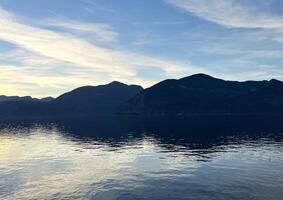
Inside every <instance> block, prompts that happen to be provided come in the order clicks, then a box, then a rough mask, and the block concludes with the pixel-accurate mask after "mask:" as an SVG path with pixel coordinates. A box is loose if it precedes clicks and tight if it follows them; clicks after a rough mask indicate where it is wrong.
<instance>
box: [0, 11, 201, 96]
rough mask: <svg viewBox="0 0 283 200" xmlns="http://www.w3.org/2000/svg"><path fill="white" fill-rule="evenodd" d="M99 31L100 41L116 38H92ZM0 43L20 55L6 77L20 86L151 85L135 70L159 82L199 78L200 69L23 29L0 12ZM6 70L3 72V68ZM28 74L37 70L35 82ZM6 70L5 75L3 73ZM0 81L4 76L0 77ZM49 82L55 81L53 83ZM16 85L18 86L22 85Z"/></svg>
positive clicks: (66, 35)
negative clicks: (157, 73)
mask: <svg viewBox="0 0 283 200" xmlns="http://www.w3.org/2000/svg"><path fill="white" fill-rule="evenodd" d="M53 22H55V23H53V24H56V26H62V27H64V28H70V29H77V30H81V31H93V28H94V26H90V27H89V26H87V25H86V24H85V23H79V22H75V23H74V22H73V21H65V22H63V21H53ZM96 28H97V27H96ZM105 31H106V32H107V33H108V34H106V35H107V36H106V37H107V38H108V39H110V41H111V40H112V39H113V38H115V35H116V34H115V33H114V32H113V31H109V27H105V26H102V27H100V28H98V29H97V30H96V31H94V32H95V33H96V34H97V35H100V36H101V35H103V34H102V33H103V32H104V33H105ZM0 40H3V41H6V42H9V43H11V44H13V45H15V46H16V47H17V48H18V49H20V50H17V51H15V52H12V53H11V52H10V56H13V54H15V53H20V55H16V56H15V57H14V60H17V61H19V62H20V65H19V68H21V70H16V69H15V68H14V69H13V70H12V71H11V72H12V73H13V75H12V74H11V75H9V77H15V76H14V75H15V73H18V74H19V75H18V76H19V77H23V78H21V79H22V80H29V82H33V81H34V82H35V83H40V82H42V83H48V84H49V85H52V84H53V86H54V84H58V83H59V82H64V83H65V84H70V89H71V87H72V86H73V85H74V83H77V85H78V84H85V83H86V82H88V83H90V82H91V81H92V83H93V84H100V83H105V82H108V81H112V80H119V81H123V82H126V83H138V84H143V85H144V86H149V85H150V84H152V83H153V82H152V80H147V79H146V77H139V76H138V70H139V69H148V70H151V69H160V70H162V71H163V72H164V75H163V77H164V78H167V77H175V76H183V75H185V74H192V73H196V72H199V71H203V72H204V70H203V69H201V68H199V67H196V66H194V65H192V64H190V63H179V62H175V61H170V60H167V59H163V58H156V57H152V56H147V55H143V54H138V53H134V52H130V51H126V50H124V49H122V50H118V49H110V48H106V47H101V46H98V45H97V44H95V43H93V42H90V41H87V40H85V39H83V38H81V37H79V36H77V35H74V34H72V32H67V33H65V32H60V31H55V30H52V29H47V28H40V27H38V26H36V25H31V24H27V23H25V22H22V21H21V19H19V18H18V17H17V16H15V15H13V14H12V13H9V12H7V11H5V10H3V9H1V10H0ZM23 52H24V53H23ZM7 56H8V55H7ZM22 66H25V67H27V66H28V67H29V68H23V67H22ZM44 66H45V67H47V68H48V67H51V68H52V70H54V71H55V74H53V75H52V76H51V75H50V74H44V72H45V70H42V69H44ZM14 67H15V66H14ZM4 68H5V66H2V70H4ZM6 69H7V70H9V68H6ZM27 69H29V71H27ZM31 69H32V70H33V71H37V73H38V71H41V70H42V72H41V73H40V75H41V77H40V78H37V77H36V76H37V75H38V74H34V73H31ZM35 69H38V70H35ZM7 70H6V72H5V73H7ZM57 71H64V72H66V71H67V72H68V75H69V76H66V75H65V74H64V75H61V76H60V75H57V76H56V72H57ZM72 72H73V74H72ZM20 74H21V75H20ZM70 74H71V75H70ZM97 75H99V76H97ZM2 76H4V75H2V74H1V77H2ZM55 76H56V78H55V79H54V77H55ZM81 77H83V78H81ZM86 77H87V78H86ZM68 78H69V79H68ZM66 79H68V80H69V81H67V80H66ZM17 80H19V79H17ZM31 80H32V81H31ZM54 80H55V81H54ZM63 80H64V81H63ZM86 80H87V81H86ZM22 83H23V84H24V81H22ZM2 84H3V82H2ZM14 92H15V93H17V92H18V91H17V90H16V89H15V90H14ZM27 92H29V91H27ZM58 93H59V92H58V90H57V89H56V88H54V94H58ZM41 95H42V94H41Z"/></svg>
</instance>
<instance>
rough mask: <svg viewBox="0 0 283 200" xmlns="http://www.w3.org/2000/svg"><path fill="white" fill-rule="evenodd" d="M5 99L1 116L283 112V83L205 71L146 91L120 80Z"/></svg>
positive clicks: (2, 102)
mask: <svg viewBox="0 0 283 200" xmlns="http://www.w3.org/2000/svg"><path fill="white" fill-rule="evenodd" d="M1 98H2V100H1ZM1 98H0V117H6V116H12V117H13V116H33V117H34V116H36V117H38V116H40V117H41V116H62V115H72V116H74V115H75V116H80V115H96V114H115V113H116V114H139V115H150V116H160V115H172V116H174V115H175V116H176V115H195V114H197V115H199V114H205V115H219V114H221V115H223V114H225V115H226V114H260V115H261V114H283V82H281V81H278V80H274V79H272V80H270V81H245V82H238V81H225V80H221V79H217V78H214V77H211V76H208V75H205V74H195V75H192V76H188V77H185V78H182V79H178V80H176V79H170V80H165V81H162V82H160V83H158V84H156V85H154V86H152V87H150V88H148V89H145V90H144V89H143V88H142V87H141V86H137V85H126V84H123V83H120V82H117V81H115V82H112V83H109V84H107V85H99V86H84V87H80V88H77V89H75V90H72V91H70V92H67V93H65V94H63V95H61V96H59V97H58V98H56V99H52V98H47V99H33V98H31V97H3V96H2V97H1ZM7 99H10V100H7Z"/></svg>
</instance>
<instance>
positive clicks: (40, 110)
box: [0, 81, 143, 116]
mask: <svg viewBox="0 0 283 200" xmlns="http://www.w3.org/2000/svg"><path fill="white" fill-rule="evenodd" d="M142 90H143V88H142V87H141V86H137V85H126V84H123V83H120V82H116V81H115V82H112V83H110V84H107V85H100V86H85V87H80V88H77V89H75V90H73V91H70V92H68V93H65V94H63V95H61V96H59V97H58V98H56V99H54V100H52V101H48V100H47V101H46V99H45V101H44V100H41V101H38V100H29V101H26V100H19V101H4V102H2V103H0V116H15V115H25V116H55V115H56V116H57V115H89V114H109V113H115V112H116V110H117V108H118V106H120V105H121V104H122V103H123V102H125V101H127V100H128V99H130V98H131V97H133V96H135V95H136V94H137V93H139V92H141V91H142Z"/></svg>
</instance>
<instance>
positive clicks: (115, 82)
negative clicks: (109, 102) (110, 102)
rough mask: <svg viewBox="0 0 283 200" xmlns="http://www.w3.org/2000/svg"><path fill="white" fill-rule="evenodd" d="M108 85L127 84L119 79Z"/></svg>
mask: <svg viewBox="0 0 283 200" xmlns="http://www.w3.org/2000/svg"><path fill="white" fill-rule="evenodd" d="M108 85H126V84H124V83H121V82H119V81H112V82H111V83H109V84H108Z"/></svg>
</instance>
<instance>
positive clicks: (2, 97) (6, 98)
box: [0, 95, 54, 103]
mask: <svg viewBox="0 0 283 200" xmlns="http://www.w3.org/2000/svg"><path fill="white" fill-rule="evenodd" d="M52 100H54V98H52V97H46V98H42V99H37V98H32V97H31V96H24V97H19V96H5V95H0V103H1V102H4V101H37V102H50V101H52Z"/></svg>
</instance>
